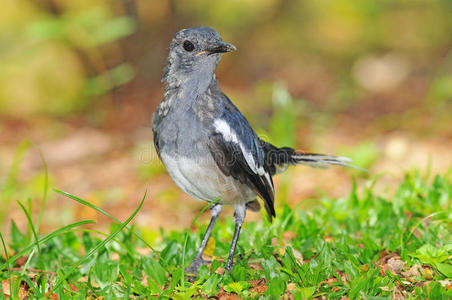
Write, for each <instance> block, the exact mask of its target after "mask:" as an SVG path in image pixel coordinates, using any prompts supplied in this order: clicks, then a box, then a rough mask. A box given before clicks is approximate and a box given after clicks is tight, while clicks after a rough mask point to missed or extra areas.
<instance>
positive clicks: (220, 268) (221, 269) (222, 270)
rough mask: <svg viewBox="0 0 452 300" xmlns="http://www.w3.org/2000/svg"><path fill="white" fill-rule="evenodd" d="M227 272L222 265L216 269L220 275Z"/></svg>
mask: <svg viewBox="0 0 452 300" xmlns="http://www.w3.org/2000/svg"><path fill="white" fill-rule="evenodd" d="M225 272H226V271H225V269H223V268H222V267H218V269H216V270H215V273H217V274H219V275H224V273H225Z"/></svg>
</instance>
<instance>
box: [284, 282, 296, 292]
mask: <svg viewBox="0 0 452 300" xmlns="http://www.w3.org/2000/svg"><path fill="white" fill-rule="evenodd" d="M286 289H287V290H288V291H295V290H296V289H297V285H296V284H295V283H293V282H291V283H289V284H287V288H286Z"/></svg>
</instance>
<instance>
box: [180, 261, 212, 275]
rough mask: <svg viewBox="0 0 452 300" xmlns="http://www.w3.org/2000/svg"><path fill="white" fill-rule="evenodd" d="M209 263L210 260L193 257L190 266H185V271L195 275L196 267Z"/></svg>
mask: <svg viewBox="0 0 452 300" xmlns="http://www.w3.org/2000/svg"><path fill="white" fill-rule="evenodd" d="M209 263H211V261H209V260H205V259H202V257H195V259H194V260H193V261H192V263H191V264H190V266H188V267H187V268H185V273H187V274H190V275H196V273H197V272H198V269H199V268H200V267H201V266H202V265H207V264H209Z"/></svg>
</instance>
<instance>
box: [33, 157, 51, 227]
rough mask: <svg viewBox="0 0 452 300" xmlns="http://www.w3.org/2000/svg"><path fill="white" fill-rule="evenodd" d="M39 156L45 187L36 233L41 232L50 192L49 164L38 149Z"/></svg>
mask: <svg viewBox="0 0 452 300" xmlns="http://www.w3.org/2000/svg"><path fill="white" fill-rule="evenodd" d="M38 151H39V155H40V156H41V161H42V166H43V168H44V187H43V193H42V201H41V209H40V210H39V215H38V221H37V222H36V231H37V232H39V228H40V226H41V221H42V216H43V215H44V208H45V206H46V203H47V193H48V190H49V172H48V168H47V162H46V160H45V159H44V155H42V152H41V150H40V149H38Z"/></svg>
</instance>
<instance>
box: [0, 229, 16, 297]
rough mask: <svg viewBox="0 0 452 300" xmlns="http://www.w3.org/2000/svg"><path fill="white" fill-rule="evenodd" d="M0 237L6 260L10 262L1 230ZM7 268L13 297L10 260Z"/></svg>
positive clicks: (10, 292) (10, 291)
mask: <svg viewBox="0 0 452 300" xmlns="http://www.w3.org/2000/svg"><path fill="white" fill-rule="evenodd" d="M0 239H1V240H2V246H3V252H5V260H6V261H7V262H8V250H7V249H6V244H5V240H4V239H3V235H2V233H1V232H0ZM7 268H8V276H9V294H10V295H11V297H13V280H12V278H11V272H10V267H9V262H8V263H7ZM3 269H4V267H2V268H1V269H0V272H2V271H3Z"/></svg>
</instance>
